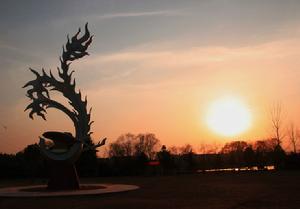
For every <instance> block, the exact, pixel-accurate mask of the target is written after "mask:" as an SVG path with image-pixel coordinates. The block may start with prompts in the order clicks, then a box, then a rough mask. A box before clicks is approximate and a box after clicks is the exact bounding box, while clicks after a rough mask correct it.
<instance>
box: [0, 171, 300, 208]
mask: <svg viewBox="0 0 300 209" xmlns="http://www.w3.org/2000/svg"><path fill="white" fill-rule="evenodd" d="M81 181H82V182H85V183H91V182H94V183H123V184H135V185H138V186H140V187H141V188H140V189H139V190H136V191H130V192H125V193H118V194H109V195H103V196H82V197H62V198H0V209H11V208H28V209H29V208H30V209H35V208H36V209H48V208H49V209H69V208H71V209H77V208H80V209H81V208H82V209H92V208H97V209H98V208H103V209H110V208H114V209H127V208H134V209H139V208H141V209H148V208H153V209H159V208H166V209H169V208H170V209H172V208H185V209H193V208H207V209H209V208H228V209H229V208H230V209H242V208H245V209H246V208H247V209H248V208H272V209H276V208H280V209H283V208H285V209H299V208H300V172H254V173H214V174H212V173H209V174H193V175H192V174H191V175H178V176H156V177H114V178H95V179H81ZM36 183H41V182H40V180H39V181H34V182H33V181H32V180H31V181H30V180H7V181H3V180H2V181H0V186H1V187H3V186H17V185H28V184H36Z"/></svg>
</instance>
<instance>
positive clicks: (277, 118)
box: [270, 103, 285, 145]
mask: <svg viewBox="0 0 300 209" xmlns="http://www.w3.org/2000/svg"><path fill="white" fill-rule="evenodd" d="M270 117H271V125H272V129H273V134H274V137H275V139H276V142H277V145H280V144H281V142H282V140H283V138H284V136H285V135H284V133H283V112H282V104H281V103H276V104H274V105H273V106H272V107H271V109H270Z"/></svg>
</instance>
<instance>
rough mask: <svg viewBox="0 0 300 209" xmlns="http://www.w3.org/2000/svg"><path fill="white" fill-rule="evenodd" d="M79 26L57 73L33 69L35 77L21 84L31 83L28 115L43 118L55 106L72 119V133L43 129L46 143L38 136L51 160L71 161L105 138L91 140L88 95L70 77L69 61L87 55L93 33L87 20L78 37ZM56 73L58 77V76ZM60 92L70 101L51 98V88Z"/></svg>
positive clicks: (66, 47)
mask: <svg viewBox="0 0 300 209" xmlns="http://www.w3.org/2000/svg"><path fill="white" fill-rule="evenodd" d="M80 33H81V30H80V28H79V30H78V32H77V33H76V34H75V35H74V36H73V37H72V38H71V39H69V36H68V41H67V43H66V45H65V46H63V52H62V55H61V57H60V68H59V67H58V68H57V73H58V76H54V75H53V74H52V72H51V70H50V72H49V73H46V72H45V70H44V69H42V72H41V73H39V72H37V71H36V70H34V69H31V68H30V70H31V72H32V73H34V74H35V76H36V78H35V79H34V80H31V81H29V82H28V83H27V84H25V86H24V87H23V88H28V87H31V88H30V89H29V90H28V91H27V95H26V96H27V97H28V98H29V99H30V101H31V103H30V104H29V105H28V106H27V107H26V109H25V111H26V110H30V112H29V117H30V118H32V119H33V116H34V114H36V115H37V116H40V117H42V118H43V119H44V120H46V113H47V112H46V110H47V109H48V108H56V109H58V110H60V111H62V112H63V113H65V114H66V115H67V116H68V117H69V118H70V119H71V120H72V122H73V124H74V127H75V136H73V135H72V134H71V133H66V132H54V131H51V132H45V133H44V134H43V137H45V138H48V139H50V140H52V143H46V140H45V138H43V137H40V142H39V147H40V150H41V152H42V154H43V155H44V156H46V158H48V159H49V160H51V161H55V162H66V163H70V164H74V162H75V161H76V160H77V159H78V158H79V156H80V154H81V153H82V151H83V150H85V149H96V148H97V147H100V146H102V145H104V144H105V140H106V138H105V139H103V140H101V141H100V142H99V143H97V144H93V143H92V140H91V134H92V132H91V131H90V130H91V124H92V123H93V121H91V109H89V110H88V108H87V97H85V98H84V99H83V98H82V94H81V91H80V90H79V91H77V90H76V82H75V78H72V74H73V73H74V71H70V64H71V63H72V62H73V61H74V60H77V59H80V58H82V57H84V56H86V55H89V54H88V52H87V49H88V47H89V46H90V44H91V43H92V40H93V36H91V35H90V32H89V30H88V24H86V25H85V32H84V34H83V35H82V36H81V37H79V35H80ZM57 77H58V78H57ZM55 91H56V92H59V93H61V94H62V95H63V97H64V98H66V99H67V101H68V103H69V104H70V105H69V106H70V107H71V108H70V107H67V106H65V105H63V104H62V103H60V102H58V101H55V100H53V99H52V98H51V96H50V93H51V92H55Z"/></svg>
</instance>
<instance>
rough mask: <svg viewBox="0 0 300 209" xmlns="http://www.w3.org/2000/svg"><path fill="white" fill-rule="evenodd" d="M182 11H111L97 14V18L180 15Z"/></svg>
mask: <svg viewBox="0 0 300 209" xmlns="http://www.w3.org/2000/svg"><path fill="white" fill-rule="evenodd" d="M179 15H183V13H182V12H179V11H177V10H162V11H148V12H124V13H110V14H103V15H98V16H95V18H97V19H115V18H126V17H146V16H179Z"/></svg>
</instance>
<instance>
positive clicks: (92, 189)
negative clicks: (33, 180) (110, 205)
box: [0, 184, 139, 197]
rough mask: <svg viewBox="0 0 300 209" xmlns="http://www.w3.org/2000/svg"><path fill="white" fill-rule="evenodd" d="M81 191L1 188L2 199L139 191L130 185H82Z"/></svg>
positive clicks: (25, 187) (36, 187) (44, 188)
mask: <svg viewBox="0 0 300 209" xmlns="http://www.w3.org/2000/svg"><path fill="white" fill-rule="evenodd" d="M80 187H81V189H79V190H64V191H49V190H47V189H46V186H45V185H36V186H22V187H5V188H0V197H62V196H79V195H101V194H109V193H117V192H126V191H131V190H135V189H138V188H139V187H138V186H135V185H128V184H81V185H80Z"/></svg>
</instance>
